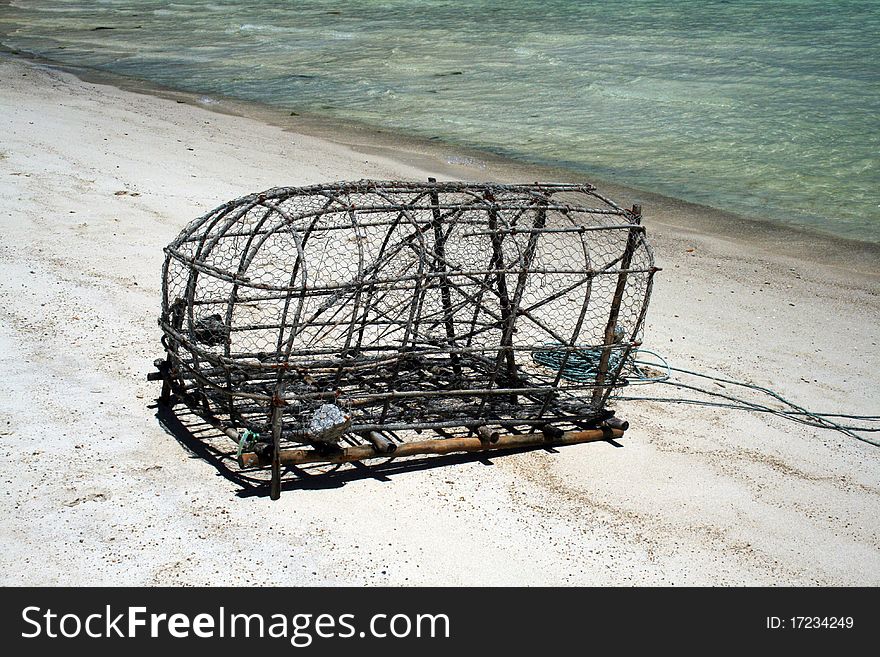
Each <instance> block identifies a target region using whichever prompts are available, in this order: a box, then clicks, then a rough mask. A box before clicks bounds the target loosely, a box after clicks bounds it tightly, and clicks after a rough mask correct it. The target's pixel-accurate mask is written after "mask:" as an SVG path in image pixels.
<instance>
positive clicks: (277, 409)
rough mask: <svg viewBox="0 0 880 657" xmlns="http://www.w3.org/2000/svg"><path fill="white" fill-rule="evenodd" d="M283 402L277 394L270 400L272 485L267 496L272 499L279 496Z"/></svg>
mask: <svg viewBox="0 0 880 657" xmlns="http://www.w3.org/2000/svg"><path fill="white" fill-rule="evenodd" d="M283 403H284V402H283V401H282V400H281V398H280V397H278V396H276V398H275V399H274V400H273V401H272V460H271V464H272V486H271V490H270V491H269V497H270V498H271V499H273V500H277V499H278V498H279V497H281V411H282V405H283ZM242 456H244V455H242Z"/></svg>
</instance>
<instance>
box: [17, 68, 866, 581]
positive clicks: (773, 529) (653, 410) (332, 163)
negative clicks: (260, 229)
mask: <svg viewBox="0 0 880 657" xmlns="http://www.w3.org/2000/svg"><path fill="white" fill-rule="evenodd" d="M220 105H221V106H220V107H217V106H216V105H207V104H206V103H200V102H199V99H198V97H195V96H187V95H184V94H177V95H175V94H170V93H164V94H160V93H153V94H148V93H138V92H136V91H134V90H131V89H121V88H118V87H116V86H112V85H110V84H100V83H97V82H94V81H84V80H82V79H80V78H78V77H76V76H74V75H72V74H71V73H68V72H63V71H60V70H58V69H54V68H51V67H48V66H45V65H42V64H38V63H33V62H30V61H26V60H22V59H17V58H15V57H12V56H7V55H2V56H0V134H2V137H0V224H2V231H0V235H2V237H0V267H2V276H0V299H2V321H0V360H2V365H0V368H2V372H3V377H2V378H0V399H2V404H0V445H2V446H3V447H4V448H5V451H6V453H7V456H6V458H5V459H3V463H2V465H0V471H2V480H3V488H2V499H3V513H2V516H0V547H2V554H0V564H2V570H3V573H4V575H3V577H2V580H0V583H2V584H5V585H172V584H174V585H180V584H182V585H312V584H340V585H341V584H350V585H361V584H367V585H417V584H418V585H676V586H678V585H872V586H876V585H878V584H880V451H878V448H877V447H874V446H872V445H869V444H866V443H864V442H860V441H858V440H855V439H853V438H849V437H846V436H843V435H841V434H839V433H835V432H831V431H827V430H821V429H816V428H812V427H807V426H804V425H799V424H796V423H794V422H791V421H788V420H785V419H783V418H779V417H774V416H771V415H766V414H765V415H761V414H755V413H745V412H741V411H733V410H726V409H719V408H707V407H702V406H687V405H670V404H661V403H657V402H644V401H642V402H635V401H620V402H618V403H617V404H616V406H615V408H616V409H617V413H618V415H619V416H621V417H624V418H626V419H627V420H629V422H630V424H631V428H630V430H629V431H628V432H627V433H626V436H625V437H624V438H623V439H621V440H620V445H619V446H615V445H613V444H611V443H607V442H600V443H594V444H585V445H578V446H570V447H564V448H560V449H558V450H557V451H555V452H550V451H545V450H537V451H530V452H523V453H517V454H511V455H503V456H491V457H490V458H488V459H464V458H462V459H451V460H448V461H446V462H445V463H444V465H442V466H438V467H406V464H405V463H401V464H398V466H397V467H394V468H385V469H381V468H380V469H378V470H376V469H372V470H371V469H368V468H366V467H358V468H351V469H350V470H348V471H346V472H345V473H340V474H338V475H336V476H329V477H310V478H308V479H305V480H301V481H291V483H290V484H289V485H288V486H287V487H286V489H285V492H284V495H283V496H282V497H281V500H280V501H278V502H271V501H270V500H269V499H268V496H267V495H262V494H260V495H254V494H250V493H252V491H250V490H249V489H246V488H243V487H242V485H241V484H240V482H238V481H237V480H236V474H235V472H234V468H233V469H228V468H227V466H228V462H226V461H223V462H220V461H218V460H217V459H214V458H211V457H210V456H211V455H210V454H209V453H206V452H204V451H203V450H202V451H200V449H201V448H199V445H200V444H201V443H199V441H197V440H194V441H190V442H188V443H187V442H185V441H184V443H183V444H182V442H181V441H180V440H179V439H178V438H176V437H175V435H173V434H172V433H170V432H169V431H166V430H165V428H163V425H162V423H160V421H159V418H158V417H157V413H159V410H158V409H157V407H156V404H155V399H156V397H157V396H158V393H159V385H158V384H155V383H149V382H147V381H146V375H147V373H148V372H149V371H151V370H152V363H153V360H154V359H155V358H157V357H159V356H161V355H162V348H161V345H160V343H159V338H160V331H159V328H158V326H157V323H156V320H157V317H158V314H159V309H160V294H159V292H160V273H161V263H162V258H163V253H162V248H163V247H164V246H165V245H166V244H167V243H168V242H170V241H171V240H172V239H173V238H174V236H175V235H177V233H178V232H179V231H180V230H181V228H182V227H183V226H184V225H185V224H186V223H187V222H189V221H190V220H191V219H193V218H194V217H196V216H198V215H200V214H202V213H204V212H206V211H208V210H210V209H211V208H214V207H216V206H218V205H220V204H221V203H223V202H225V201H228V200H230V199H233V198H236V197H238V196H241V195H244V194H248V193H251V192H255V191H259V190H263V189H267V188H271V187H275V186H279V185H305V184H311V183H317V182H326V181H333V180H356V179H361V178H376V179H412V180H424V179H425V178H426V177H428V176H436V177H437V178H439V179H441V180H443V179H447V180H448V179H460V180H499V181H517V180H518V181H532V180H535V179H536V178H537V177H538V176H540V177H541V178H543V179H545V180H546V179H548V176H556V175H558V176H560V177H563V176H566V175H567V176H568V177H569V178H571V177H572V174H570V173H568V174H566V173H564V172H553V171H550V170H540V169H537V168H534V167H526V166H524V165H517V164H513V163H509V162H505V161H503V160H501V159H499V158H495V157H492V156H489V155H481V154H478V153H473V152H470V151H465V150H463V149H456V148H454V147H449V146H443V145H433V146H430V147H429V146H427V145H424V144H419V143H417V142H415V141H413V140H407V139H396V138H395V137H393V136H392V135H388V134H384V133H383V134H378V133H377V134H369V131H367V130H365V129H361V130H355V129H352V130H350V131H336V132H334V130H333V128H332V127H328V126H327V125H319V124H318V123H317V122H315V121H312V120H310V119H307V118H301V119H300V118H298V117H291V118H290V119H289V120H290V123H289V124H286V125H281V124H278V123H277V122H275V123H276V124H273V122H271V121H269V120H266V119H264V118H263V117H261V116H259V115H258V114H257V113H254V114H253V115H251V114H248V115H247V116H245V115H240V114H242V112H240V111H238V110H236V109H235V108H232V109H230V108H229V107H226V106H224V105H223V104H222V103H221V104H220ZM224 108H225V109H226V110H227V111H226V112H223V111H217V110H218V109H220V110H223V109H224ZM593 182H595V181H593ZM600 189H601V190H602V191H603V192H605V193H607V194H608V195H609V196H611V197H612V198H614V199H615V200H617V201H619V202H620V203H621V204H622V205H624V204H627V205H628V204H630V203H633V202H639V203H642V204H643V206H644V212H645V225H646V226H647V231H648V236H649V238H650V239H651V240H652V243H653V246H654V250H655V253H656V257H657V260H658V264H659V265H660V266H661V267H663V271H662V272H660V273H659V274H658V276H657V279H656V284H655V292H654V297H653V301H652V305H651V308H650V311H649V313H648V319H647V321H648V324H647V329H646V333H645V347H646V348H649V349H652V350H654V351H657V352H659V353H662V354H663V355H664V356H665V357H667V358H668V359H669V361H670V363H672V364H673V365H676V366H678V367H682V368H688V369H694V370H699V371H702V372H706V373H710V374H714V375H716V376H720V377H729V378H733V379H737V380H743V381H748V382H751V383H754V384H757V385H761V386H767V387H770V388H773V389H774V390H776V391H778V392H779V393H780V394H782V395H784V396H785V397H787V398H788V399H791V400H792V401H795V402H797V403H798V404H800V405H801V406H804V407H807V408H809V409H813V410H816V411H822V412H827V413H851V414H872V415H876V414H877V413H878V403H877V400H878V399H880V382H878V376H877V372H878V371H880V350H878V347H877V345H878V341H880V328H878V324H880V323H878V318H880V297H878V292H880V260H878V257H877V256H878V249H877V248H876V247H873V246H870V245H860V244H856V243H847V242H843V241H834V240H832V239H826V238H819V237H816V236H811V235H809V234H807V233H799V232H795V231H789V230H786V229H782V228H773V227H771V226H769V225H768V224H763V223H761V222H752V221H746V220H743V219H740V218H737V217H734V216H732V215H727V214H725V213H723V212H720V211H714V210H709V209H706V208H701V207H699V206H694V205H691V204H687V203H683V202H677V201H674V200H671V199H665V198H662V197H659V196H656V195H652V194H648V193H642V192H637V191H634V190H628V189H624V188H622V187H620V186H617V185H604V184H601V185H600ZM660 388H661V386H656V385H655V386H652V387H642V388H639V389H637V390H633V391H632V394H639V395H646V396H649V395H658V396H660V395H670V394H671V396H675V393H676V391H674V390H668V389H660ZM719 388H720V386H719ZM727 392H730V390H727ZM628 394H629V393H628ZM227 447H228V445H227ZM193 450H195V451H193Z"/></svg>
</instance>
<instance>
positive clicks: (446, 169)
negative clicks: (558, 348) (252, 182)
mask: <svg viewBox="0 0 880 657" xmlns="http://www.w3.org/2000/svg"><path fill="white" fill-rule="evenodd" d="M0 4H2V3H0ZM4 57H11V58H14V59H19V60H21V61H23V62H27V63H30V64H33V65H35V66H42V67H46V68H49V69H51V70H56V71H59V72H63V73H67V74H69V75H73V76H74V77H76V78H77V79H79V80H82V81H83V82H89V83H94V84H101V85H109V86H112V87H115V88H117V89H120V90H124V91H131V92H133V93H138V94H146V95H150V96H154V97H158V98H163V99H166V100H174V101H175V102H179V103H187V104H192V105H194V106H197V107H200V108H202V109H205V110H208V111H210V112H214V113H218V114H224V115H228V116H237V117H242V118H251V119H255V120H257V121H260V122H261V123H265V124H268V125H272V126H275V127H278V128H281V129H282V130H284V131H285V132H290V133H292V134H299V135H304V136H309V137H317V138H320V139H323V140H326V141H329V142H332V143H335V144H338V145H340V146H343V147H346V148H350V149H352V150H353V151H355V152H360V153H363V154H365V155H381V156H384V157H387V158H390V159H393V160H396V161H398V162H400V163H401V164H404V165H407V166H414V167H417V168H419V169H424V170H430V171H434V172H438V173H440V174H441V175H446V176H448V177H449V178H451V179H459V180H473V181H481V182H482V181H489V180H495V181H498V182H506V183H515V182H524V181H525V182H535V181H538V180H543V181H558V182H578V183H580V182H585V181H586V182H589V183H591V184H594V185H596V187H597V188H598V189H599V191H600V192H602V193H604V194H605V195H606V196H608V197H610V198H612V199H614V200H615V202H617V203H619V204H620V205H623V206H630V205H632V204H633V203H641V204H642V205H643V207H644V210H645V220H646V222H647V225H648V226H650V225H652V224H658V225H660V226H662V227H664V228H668V229H671V230H674V231H677V232H680V233H682V234H693V235H694V236H695V237H703V238H708V239H719V240H725V241H732V242H745V243H747V244H749V245H750V246H753V247H758V248H760V249H762V250H763V251H766V252H767V253H768V254H770V255H773V256H775V257H781V258H794V259H797V260H803V261H807V262H817V263H821V264H824V265H829V266H832V267H840V268H842V269H845V270H852V271H856V272H858V273H860V274H867V275H873V276H878V277H880V243H875V242H869V241H861V240H853V239H849V238H846V237H840V236H837V235H834V234H833V233H830V232H824V231H819V230H812V229H810V228H807V227H800V226H794V225H790V224H784V223H776V222H773V221H772V220H770V219H766V218H760V217H750V216H745V215H742V214H738V213H735V212H731V211H728V210H724V209H720V208H715V207H712V206H707V205H701V204H698V203H692V202H690V201H686V200H682V199H678V198H674V197H670V196H665V195H663V194H659V193H656V192H651V191H649V190H643V189H638V188H635V187H630V186H627V185H623V184H618V183H615V182H613V181H608V180H603V179H598V178H592V177H590V178H589V179H587V180H585V178H586V177H585V176H584V175H581V174H579V173H578V172H577V171H574V170H571V169H567V168H564V167H558V166H549V165H541V164H533V163H529V162H524V161H521V160H516V159H512V158H509V157H505V156H502V155H497V154H494V153H491V152H489V151H484V150H480V149H475V148H471V147H467V146H461V145H458V144H452V143H447V142H442V141H439V140H437V141H435V140H430V139H423V138H420V137H415V136H412V135H408V134H404V133H397V132H392V131H388V130H385V129H382V128H379V127H376V126H371V125H366V124H361V123H357V122H353V121H351V122H343V121H337V120H334V119H330V118H326V117H321V116H314V115H308V114H300V113H297V115H296V116H295V117H293V116H290V114H289V113H288V112H287V111H286V110H282V109H280V108H277V107H274V106H271V105H267V104H264V103H257V102H251V101H245V100H241V99H237V98H229V97H224V96H219V95H217V94H211V95H208V94H201V93H196V92H189V91H181V90H177V89H171V88H167V87H163V86H161V85H158V84H154V83H152V82H149V81H146V80H142V79H139V78H132V77H127V76H122V75H118V74H116V73H110V72H106V71H100V70H97V69H90V68H84V67H77V66H68V65H65V64H62V63H59V62H56V61H54V60H51V59H47V58H45V57H40V56H37V55H32V54H29V53H22V52H19V51H15V50H12V49H9V48H7V47H6V46H5V45H3V44H2V43H0V59H2V58H4ZM204 98H209V99H211V100H212V101H215V102H212V103H206V102H204V101H203V100H202V99H204ZM285 184H286V183H285V182H284V181H279V185H282V186H283V185H285Z"/></svg>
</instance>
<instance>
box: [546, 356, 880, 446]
mask: <svg viewBox="0 0 880 657" xmlns="http://www.w3.org/2000/svg"><path fill="white" fill-rule="evenodd" d="M565 353H566V352H565V351H564V350H562V349H560V348H549V349H547V350H544V351H536V352H534V353H533V356H532V358H533V359H534V360H535V362H537V363H539V364H541V365H544V366H546V367H549V368H551V369H554V370H556V371H559V370H560V368H561V369H562V378H565V379H570V380H574V381H584V380H587V379H589V378H590V377H595V372H596V368H597V367H598V362H599V360H598V359H599V355H600V354H601V350H600V349H596V348H585V349H581V350H577V351H573V352H571V355H570V356H569V357H568V360H564V355H565ZM642 355H650V356H653V357H654V358H656V359H658V360H659V361H660V362H659V363H658V362H651V361H645V360H642V359H639V356H642ZM612 358H614V356H612ZM617 358H618V359H619V358H620V356H619V355H617ZM631 358H632V361H631V362H632V365H633V373H631V374H629V375H628V376H627V377H626V378H627V381H628V383H629V384H631V385H638V384H650V383H662V384H665V385H669V386H673V387H675V388H681V389H684V390H690V391H692V392H696V393H698V394H701V395H706V396H708V397H713V398H716V399H722V400H725V401H711V400H708V399H694V398H686V397H650V396H630V395H621V396H618V397H617V399H620V400H624V401H652V402H665V403H669V404H692V405H696V406H711V407H715V408H730V409H734V410H743V411H752V412H756V413H770V414H772V415H777V416H779V417H784V418H786V419H788V420H791V421H793V422H797V423H799V424H804V425H806V426H810V427H817V428H819V429H830V430H832V431H837V432H839V433H842V434H844V435H846V436H849V437H850V438H855V439H856V440H860V441H862V442H865V443H868V444H869V445H874V446H875V447H880V442H878V441H877V440H874V439H872V438H869V437H866V436H860V435H859V434H858V433H856V432H861V433H873V432H880V426H878V425H877V423H880V415H855V414H848V413H819V412H816V411H810V410H808V409H806V408H804V407H802V406H799V405H797V404H795V403H794V402H792V401H789V400H788V399H786V398H785V397H783V396H782V395H780V394H779V393H778V392H776V391H774V390H771V389H770V388H766V387H763V386H759V385H755V384H752V383H746V382H744V381H736V380H734V379H728V378H723V377H717V376H712V375H710V374H704V373H702V372H696V371H694V370H688V369H684V368H681V367H673V366H671V365H669V363H668V362H667V361H666V359H665V358H663V357H662V356H661V355H659V354H657V353H654V352H652V351H648V350H646V349H635V350H633V352H632V354H631ZM618 363H619V360H617V361H616V362H614V363H612V364H611V365H610V366H609V369H613V368H614V369H616V367H617V364H618ZM656 368H660V369H662V370H665V372H663V373H658V374H654V373H653V372H651V370H656ZM673 373H676V374H682V375H686V376H692V377H696V378H698V379H703V380H705V381H712V382H713V383H715V384H720V385H721V387H725V386H734V387H739V388H745V389H748V390H754V391H755V392H759V393H762V394H763V395H766V396H768V397H771V398H772V399H775V400H776V401H778V402H780V403H781V404H783V408H773V407H771V406H767V405H766V404H762V403H758V402H753V401H749V400H747V399H743V398H741V397H737V396H735V395H732V394H730V393H725V392H720V391H718V390H709V389H707V388H704V387H700V386H698V385H694V384H692V383H686V382H684V381H677V380H674V379H673ZM838 420H841V422H838ZM847 420H858V421H861V422H863V423H867V424H848V423H844V422H843V421H847ZM871 423H875V425H874V426H870V424H871Z"/></svg>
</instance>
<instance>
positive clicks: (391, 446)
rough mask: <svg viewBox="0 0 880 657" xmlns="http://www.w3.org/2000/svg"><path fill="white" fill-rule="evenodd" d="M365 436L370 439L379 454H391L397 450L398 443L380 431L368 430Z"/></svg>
mask: <svg viewBox="0 0 880 657" xmlns="http://www.w3.org/2000/svg"><path fill="white" fill-rule="evenodd" d="M363 436H364V438H366V439H367V440H368V441H370V444H371V445H372V446H373V449H375V450H376V452H377V453H379V454H391V453H393V452H396V451H397V443H395V442H392V441H391V440H389V439H388V438H386V437H385V436H383V435H382V434H381V433H379V432H378V431H367V432H365V433H364V434H363Z"/></svg>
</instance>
